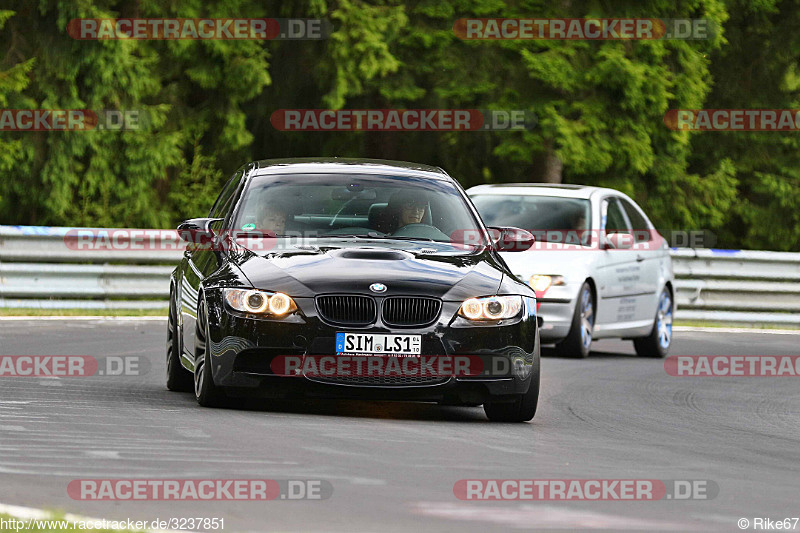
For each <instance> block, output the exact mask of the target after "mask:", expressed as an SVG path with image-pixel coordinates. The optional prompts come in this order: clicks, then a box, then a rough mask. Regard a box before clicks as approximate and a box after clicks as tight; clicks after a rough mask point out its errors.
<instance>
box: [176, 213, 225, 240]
mask: <svg viewBox="0 0 800 533" xmlns="http://www.w3.org/2000/svg"><path fill="white" fill-rule="evenodd" d="M219 220H222V219H221V218H191V219H189V220H184V221H183V222H181V223H180V225H178V236H179V237H180V238H181V240H183V241H185V242H187V243H189V244H205V245H208V244H213V243H214V241H215V239H216V235H215V234H214V230H212V229H211V223H212V222H216V221H219Z"/></svg>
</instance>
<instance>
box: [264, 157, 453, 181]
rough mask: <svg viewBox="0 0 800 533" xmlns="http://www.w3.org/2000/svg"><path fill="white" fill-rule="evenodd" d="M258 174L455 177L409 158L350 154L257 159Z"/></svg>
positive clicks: (447, 179) (444, 178) (447, 178)
mask: <svg viewBox="0 0 800 533" xmlns="http://www.w3.org/2000/svg"><path fill="white" fill-rule="evenodd" d="M253 164H254V165H255V168H256V170H255V172H254V175H256V176H260V175H265V174H288V173H292V174H294V173H297V174H325V173H345V172H347V173H358V174H386V175H392V176H425V177H428V178H431V179H439V180H446V181H452V180H453V178H451V177H450V176H449V175H448V174H447V173H446V172H445V171H444V170H442V169H441V168H440V167H434V166H430V165H423V164H420V163H411V162H408V161H389V160H384V159H361V158H347V157H297V158H290V159H262V160H260V161H254V162H253Z"/></svg>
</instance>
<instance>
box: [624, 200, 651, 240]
mask: <svg viewBox="0 0 800 533" xmlns="http://www.w3.org/2000/svg"><path fill="white" fill-rule="evenodd" d="M619 201H620V203H622V207H623V208H625V212H626V213H627V214H628V220H630V221H631V224H632V225H633V242H635V243H640V242H648V241H649V240H650V238H651V236H652V235H651V232H650V224H648V222H647V219H646V218H644V217H643V216H642V214H641V213H640V212H639V210H638V209H636V207H634V205H633V204H632V203H630V202H629V201H628V200H625V199H624V198H621V199H620V200H619Z"/></svg>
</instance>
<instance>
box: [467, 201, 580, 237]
mask: <svg viewBox="0 0 800 533" xmlns="http://www.w3.org/2000/svg"><path fill="white" fill-rule="evenodd" d="M472 202H473V203H474V204H475V207H476V208H477V209H478V212H479V213H480V214H481V217H482V218H483V220H484V222H485V223H486V225H487V226H513V227H516V228H522V229H526V230H528V231H530V232H531V233H533V234H534V235H535V236H536V239H537V240H540V241H541V240H550V241H554V242H569V237H570V236H572V237H575V238H576V239H577V240H576V241H575V242H576V243H578V242H580V243H581V244H584V245H588V238H589V236H590V234H591V232H589V231H587V230H589V229H590V227H589V225H590V223H591V220H592V218H591V215H592V213H591V204H590V202H589V200H585V199H582V198H565V197H560V196H528V195H524V196H521V195H513V196H512V195H505V194H476V195H474V196H472Z"/></svg>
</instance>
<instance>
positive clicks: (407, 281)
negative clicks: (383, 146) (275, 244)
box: [231, 246, 503, 301]
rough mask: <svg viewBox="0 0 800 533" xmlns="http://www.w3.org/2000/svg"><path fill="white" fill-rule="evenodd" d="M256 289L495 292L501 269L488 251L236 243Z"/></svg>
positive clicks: (451, 296) (237, 258) (458, 295)
mask: <svg viewBox="0 0 800 533" xmlns="http://www.w3.org/2000/svg"><path fill="white" fill-rule="evenodd" d="M231 258H232V260H233V261H234V262H235V263H237V264H238V266H239V267H240V268H241V270H242V272H243V273H244V275H245V276H246V277H247V279H248V280H249V281H250V282H251V283H252V284H253V286H254V287H255V288H258V289H263V290H271V291H279V292H284V293H286V294H288V295H290V296H293V297H298V298H302V297H313V296H316V295H318V294H331V293H350V294H372V295H375V294H376V293H374V292H371V291H370V288H369V287H370V285H372V284H373V283H382V284H384V285H386V291H385V292H383V293H380V295H381V296H394V295H425V296H433V297H437V298H442V299H443V300H446V301H462V300H465V299H467V298H470V297H474V296H487V295H493V294H496V292H497V289H498V287H499V286H500V283H501V282H502V279H503V269H502V266H501V264H500V263H499V262H498V261H497V260H496V258H495V257H494V256H493V255H492V253H491V252H490V251H489V250H487V249H482V250H479V251H477V252H472V253H466V252H464V253H457V254H453V253H447V254H444V253H442V254H437V253H430V252H428V253H420V252H419V250H416V251H415V250H396V249H392V248H386V247H369V246H355V247H307V248H306V249H287V250H283V251H273V252H270V253H267V254H263V255H258V254H256V253H253V252H252V251H250V250H247V249H243V248H239V249H238V250H237V251H236V252H235V253H232V254H231Z"/></svg>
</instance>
